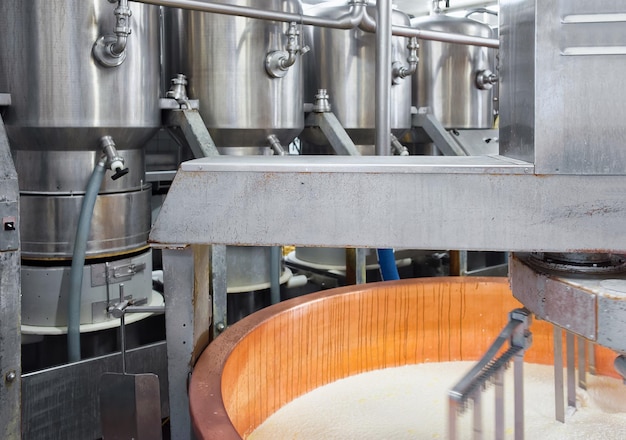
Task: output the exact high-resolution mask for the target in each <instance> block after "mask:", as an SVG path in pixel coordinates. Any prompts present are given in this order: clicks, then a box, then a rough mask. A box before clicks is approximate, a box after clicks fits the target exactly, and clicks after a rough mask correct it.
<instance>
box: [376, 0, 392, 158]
mask: <svg viewBox="0 0 626 440" xmlns="http://www.w3.org/2000/svg"><path fill="white" fill-rule="evenodd" d="M376 13H377V16H376V115H375V117H376V155H377V156H390V155H391V137H390V134H391V0H377V1H376Z"/></svg>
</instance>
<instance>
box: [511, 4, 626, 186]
mask: <svg viewBox="0 0 626 440" xmlns="http://www.w3.org/2000/svg"><path fill="white" fill-rule="evenodd" d="M500 9H501V13H500V20H501V24H502V25H501V29H500V32H501V41H502V47H501V65H502V67H501V69H502V70H501V73H502V84H501V116H500V130H501V145H502V146H503V147H504V148H503V149H501V153H503V154H506V155H508V156H512V157H516V158H519V159H522V160H527V161H529V162H534V163H535V165H536V170H537V172H538V173H540V174H593V175H595V174H600V175H615V174H619V175H623V174H624V170H625V169H626V150H625V149H624V148H623V139H624V137H625V136H626V125H624V121H623V117H622V114H623V101H624V95H625V93H626V92H625V91H624V88H623V86H622V83H623V75H622V74H621V72H623V71H624V70H625V69H626V56H624V53H626V51H624V47H625V46H626V34H625V33H624V31H623V27H624V24H623V19H619V20H609V21H607V20H604V19H602V17H606V16H607V15H612V16H614V17H620V16H621V15H620V13H621V14H623V13H624V11H626V1H624V0H620V1H613V2H597V1H593V0H572V1H570V0H558V1H550V2H536V1H534V0H523V1H518V0H515V1H513V0H503V1H501V2H500ZM572 17H576V18H575V19H572ZM598 18H600V19H599V20H598ZM603 20H604V21H603ZM573 55H577V56H573ZM505 104H506V105H505Z"/></svg>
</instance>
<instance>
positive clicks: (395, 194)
mask: <svg viewBox="0 0 626 440" xmlns="http://www.w3.org/2000/svg"><path fill="white" fill-rule="evenodd" d="M222 159H223V160H222ZM237 159H238V160H237V161H235V158H221V157H216V158H212V159H198V160H195V161H191V162H187V163H184V164H182V166H181V170H180V171H179V172H178V173H177V176H176V178H175V179H174V182H173V184H172V187H171V188H170V191H169V194H168V196H167V198H166V200H165V203H164V205H163V209H162V210H161V213H160V215H159V217H158V219H157V221H156V224H155V227H154V228H153V229H152V232H151V240H152V241H153V242H156V243H172V244H180V243H191V244H199V243H219V244H228V245H255V246H265V245H281V244H285V243H289V244H292V245H297V246H307V245H308V246H324V247H344V246H345V247H393V248H415V249H457V248H460V249H467V250H485V251H492V250H493V251H510V250H513V251H524V250H526V251H541V250H545V251H551V252H585V251H587V252H588V251H594V252H599V251H600V250H603V251H606V252H610V251H614V252H615V253H626V235H625V234H619V233H615V231H621V230H622V229H623V219H624V216H625V215H626V199H625V198H624V190H625V188H626V180H625V179H624V178H623V177H616V176H611V177H609V176H536V175H534V174H533V173H532V166H529V164H526V165H523V164H517V165H514V164H513V163H508V167H505V166H502V167H498V165H497V163H498V162H500V164H502V165H504V164H507V162H505V161H504V160H502V159H498V158H495V157H450V158H446V157H429V158H426V157H408V158H406V157H380V158H368V157H329V156H326V157H324V156H318V157H315V158H307V157H281V158H278V159H280V160H276V158H269V157H250V158H246V159H243V158H237ZM307 159H308V161H307ZM374 159H375V160H377V161H378V162H379V163H378V164H373V163H372V162H371V161H373V160H374ZM382 159H385V160H384V161H382ZM452 159H454V160H452ZM481 160H482V161H483V165H485V166H483V167H478V166H477V165H478V163H479V162H480V161H481ZM420 163H424V164H426V163H430V164H431V166H424V167H423V168H422V167H421V166H420V165H419V164H420ZM436 163H439V164H443V163H447V164H448V165H447V166H442V167H440V168H437V167H436V166H432V165H433V164H436ZM453 164H456V166H455V165H453ZM463 164H466V165H467V166H464V165H463ZM471 164H474V165H475V166H474V167H472V166H469V165H471ZM489 165H491V166H489ZM357 188H358V190H357ZM403 188H410V189H412V190H411V191H408V190H407V191H404V190H402V189H403ZM363 194H367V195H368V196H367V200H365V199H364V198H363ZM372 206H375V207H376V209H372ZM181 212H184V213H185V227H184V228H181V227H179V226H178V225H177V223H180V213H181ZM320 212H323V213H324V215H323V216H321V215H319V213H320ZM274 218H280V219H282V221H281V222H272V221H259V219H274ZM311 219H315V221H314V223H311V221H310V220H311ZM382 224H385V225H392V226H390V227H389V228H381V227H380V225H382ZM580 231H585V233H584V234H581V232H580Z"/></svg>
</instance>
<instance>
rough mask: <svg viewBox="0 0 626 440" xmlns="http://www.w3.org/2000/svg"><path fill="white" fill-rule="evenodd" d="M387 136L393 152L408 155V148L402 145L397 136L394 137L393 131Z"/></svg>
mask: <svg viewBox="0 0 626 440" xmlns="http://www.w3.org/2000/svg"><path fill="white" fill-rule="evenodd" d="M389 136H390V139H391V149H392V151H393V153H394V154H396V155H398V156H408V155H409V150H408V148H407V147H405V146H404V145H402V144H401V143H400V141H399V140H398V138H397V137H395V136H394V134H393V133H391V134H390V135H389Z"/></svg>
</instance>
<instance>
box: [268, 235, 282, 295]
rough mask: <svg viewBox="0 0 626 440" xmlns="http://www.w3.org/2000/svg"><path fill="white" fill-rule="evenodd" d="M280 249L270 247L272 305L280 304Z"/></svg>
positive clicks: (278, 247)
mask: <svg viewBox="0 0 626 440" xmlns="http://www.w3.org/2000/svg"><path fill="white" fill-rule="evenodd" d="M281 250H282V248H281V247H280V246H271V247H270V298H271V302H272V304H278V303H279V302H280V275H281V272H282V267H281V266H282V252H281Z"/></svg>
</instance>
